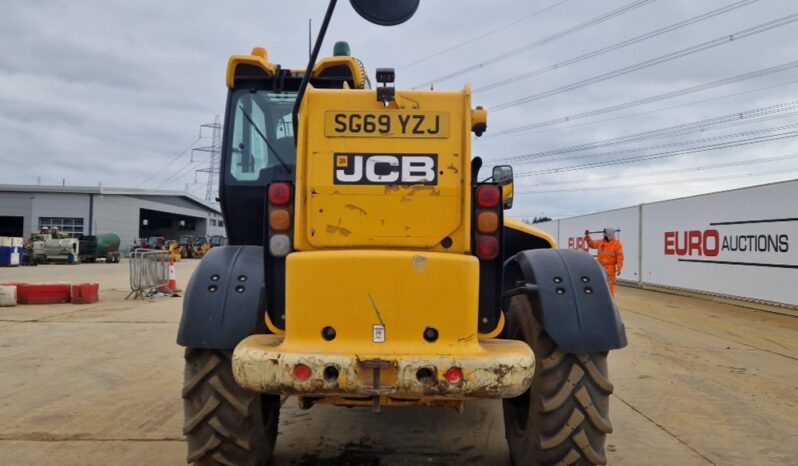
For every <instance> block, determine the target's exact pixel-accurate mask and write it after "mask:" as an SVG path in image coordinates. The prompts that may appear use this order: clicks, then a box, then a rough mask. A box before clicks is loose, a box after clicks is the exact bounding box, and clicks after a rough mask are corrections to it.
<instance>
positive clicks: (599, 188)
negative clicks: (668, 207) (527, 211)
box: [516, 168, 798, 195]
mask: <svg viewBox="0 0 798 466" xmlns="http://www.w3.org/2000/svg"><path fill="white" fill-rule="evenodd" d="M793 172H798V168H792V169H788V170H771V171H766V172H757V173H744V174H738V175H725V176H715V177H708V178H693V179H689V180H685V179H674V180H666V181H656V182H648V183H635V184H619V185H613V186H596V187H592V188H573V189H551V190H545V191H516V194H519V195H524V194H550V193H565V192H587V191H605V190H609V189H625V188H640V187H645V186H655V185H656V186H659V185H673V184H689V183H700V182H706V181H719V180H730V179H734V178H748V177H753V176H766V175H775V174H782V173H793Z"/></svg>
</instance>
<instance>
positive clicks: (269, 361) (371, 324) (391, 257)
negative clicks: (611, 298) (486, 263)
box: [233, 250, 535, 407]
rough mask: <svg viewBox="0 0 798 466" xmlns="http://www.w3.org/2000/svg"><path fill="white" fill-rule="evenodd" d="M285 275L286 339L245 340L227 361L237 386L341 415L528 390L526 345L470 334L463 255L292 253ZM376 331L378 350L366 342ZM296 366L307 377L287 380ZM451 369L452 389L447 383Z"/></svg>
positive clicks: (473, 275) (471, 279) (473, 294)
mask: <svg viewBox="0 0 798 466" xmlns="http://www.w3.org/2000/svg"><path fill="white" fill-rule="evenodd" d="M286 272H287V274H286V275H287V277H288V279H287V283H286V291H287V294H286V322H287V330H286V332H280V331H279V329H273V330H275V331H277V332H279V333H280V334H271V335H253V336H250V337H249V338H246V339H245V340H244V341H242V342H241V343H240V344H239V345H238V346H237V347H236V349H235V351H234V354H233V374H234V375H235V378H236V381H237V382H238V383H239V384H240V385H241V386H242V387H244V388H247V389H250V390H254V391H259V392H264V393H277V394H282V395H297V396H300V397H305V398H306V399H309V398H320V399H319V400H318V401H317V402H327V403H334V404H345V405H363V404H370V402H371V401H375V400H376V401H375V402H377V401H378V402H380V403H381V404H386V405H390V404H399V405H402V404H411V405H433V404H435V405H449V406H455V407H457V406H458V403H459V402H460V401H461V400H464V399H468V398H508V397H514V396H518V395H520V394H521V393H523V392H524V391H525V390H526V389H527V388H528V387H529V385H530V383H531V381H532V375H533V373H534V365H535V360H534V356H533V353H532V351H531V349H530V348H529V347H528V346H527V345H526V344H525V343H523V342H520V341H512V340H501V339H494V338H486V336H485V335H482V336H480V335H479V334H478V332H477V319H478V316H477V306H478V294H477V293H478V287H479V285H478V273H479V264H478V262H477V260H476V259H475V258H474V257H472V256H467V255H459V254H446V253H426V252H425V253H421V252H412V251H373V250H372V251H316V252H301V253H294V254H291V255H289V256H288V259H287V262H286ZM325 327H332V328H334V329H335V332H336V337H335V338H334V339H333V340H331V341H327V340H325V339H324V338H323V336H322V329H323V328H325ZM375 327H381V328H382V331H383V335H384V340H379V339H375V338H376V337H375V336H374V335H375V334H374V329H375ZM428 328H434V329H435V330H436V331H437V332H438V335H439V336H438V338H437V339H436V340H435V341H433V342H430V341H426V340H425V339H424V337H423V335H424V331H425V329H428ZM497 330H500V329H497ZM298 364H303V365H306V366H308V367H309V368H310V369H311V373H312V376H311V377H310V378H309V379H307V380H300V379H298V378H297V377H296V376H295V374H294V368H295V367H296V365H298ZM328 368H334V373H336V377H329V373H330V371H332V370H331V369H328ZM451 368H457V369H460V371H461V372H462V374H463V378H462V380H461V381H458V382H456V383H450V382H449V381H448V380H447V378H446V377H445V374H446V372H447V371H448V370H449V369H451ZM325 370H327V374H325ZM420 375H425V376H420Z"/></svg>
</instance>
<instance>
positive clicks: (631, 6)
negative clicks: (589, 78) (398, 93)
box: [413, 0, 654, 89]
mask: <svg viewBox="0 0 798 466" xmlns="http://www.w3.org/2000/svg"><path fill="white" fill-rule="evenodd" d="M653 1H654V0H636V1H634V2H632V3H628V4H626V5H624V6H622V7H620V8H617V9H615V10H612V11H610V12H608V13H604V14H603V15H599V16H597V17H595V18H592V19H589V20H587V21H585V22H583V23H580V24H577V25H576V26H572V27H570V28H568V29H564V30H562V31H560V32H556V33H554V34H551V35H549V36H546V37H543V38H542V39H538V40H536V41H534V42H530V43H528V44H526V45H523V46H521V47H518V48H515V49H512V50H509V51H507V52H504V53H501V54H499V55H495V56H493V57H491V58H488V59H487V60H485V61H482V62H479V63H476V64H474V65H470V66H467V67H465V68H461V69H459V70H457V71H452V72H451V73H448V74H445V75H443V76H439V77H437V78H434V79H431V80H429V81H425V82H423V83H421V84H417V85H415V86H413V89H419V88H423V87H428V86H429V85H431V84H435V83H440V82H443V81H446V80H449V79H451V78H453V77H455V76H459V75H461V74H463V73H467V72H469V71H472V70H475V69H478V68H482V67H485V66H487V65H492V64H493V63H496V62H500V61H502V60H506V59H507V58H510V57H512V56H514V55H518V54H519V53H522V52H525V51H527V50H531V49H533V48H535V47H540V46H542V45H545V44H548V43H550V42H554V41H555V40H557V39H562V38H563V37H566V36H569V35H571V34H574V33H576V32H578V31H581V30H583V29H587V28H589V27H592V26H595V25H597V24H601V23H603V22H605V21H608V20H610V19H612V18H615V17H617V16H620V15H623V14H624V13H628V12H630V11H633V10H635V9H637V8H640V7H642V6H644V5H647V4H649V3H652V2H653Z"/></svg>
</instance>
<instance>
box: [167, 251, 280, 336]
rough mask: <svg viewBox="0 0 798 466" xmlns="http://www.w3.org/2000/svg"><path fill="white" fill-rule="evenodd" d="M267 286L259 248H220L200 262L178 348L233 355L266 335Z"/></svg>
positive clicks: (185, 307)
mask: <svg viewBox="0 0 798 466" xmlns="http://www.w3.org/2000/svg"><path fill="white" fill-rule="evenodd" d="M264 312H265V280H264V268H263V248H262V247H261V246H221V247H215V248H213V249H211V250H210V251H209V252H208V254H206V255H205V257H203V258H202V261H201V262H200V264H199V266H197V269H196V270H195V271H194V274H193V275H192V276H191V280H190V281H189V282H188V288H187V289H186V293H185V298H184V300H183V316H182V317H181V318H180V328H179V329H178V332H177V344H179V345H181V346H185V347H188V348H209V349H219V350H232V349H233V348H235V346H236V345H237V344H238V342H240V341H241V340H243V339H244V338H246V337H248V336H250V335H252V334H254V333H265V332H266V323H265V321H264Z"/></svg>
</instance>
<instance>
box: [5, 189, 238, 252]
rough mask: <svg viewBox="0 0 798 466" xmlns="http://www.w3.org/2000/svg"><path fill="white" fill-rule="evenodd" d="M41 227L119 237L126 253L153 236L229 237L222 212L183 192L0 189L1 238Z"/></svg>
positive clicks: (170, 237)
mask: <svg viewBox="0 0 798 466" xmlns="http://www.w3.org/2000/svg"><path fill="white" fill-rule="evenodd" d="M42 227H48V228H52V227H57V228H58V229H59V230H60V231H62V232H64V233H68V234H69V235H70V236H72V237H79V236H80V235H95V234H103V233H116V234H117V235H119V238H120V239H121V244H120V250H122V251H127V250H129V249H130V247H131V246H132V245H133V243H134V242H135V241H137V240H138V239H139V238H147V237H150V236H163V237H165V238H168V239H177V238H178V237H179V236H181V235H195V236H202V235H222V236H226V235H225V228H224V221H223V219H222V214H221V211H220V210H219V208H218V207H216V206H214V205H211V204H209V203H206V202H205V201H203V200H200V199H198V198H196V197H194V196H193V195H191V194H189V193H187V192H184V191H162V190H149V189H128V188H104V187H86V186H41V185H7V184H6V185H0V236H20V237H23V238H28V237H29V236H30V234H31V233H32V232H36V231H39V230H40V229H41V228H42Z"/></svg>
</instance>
